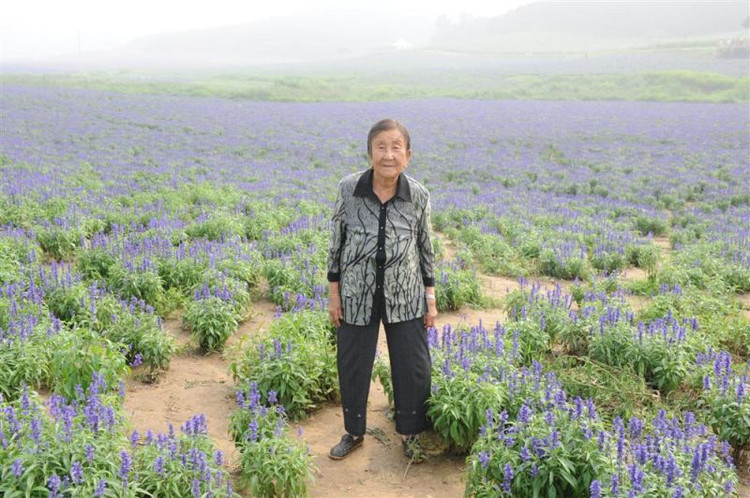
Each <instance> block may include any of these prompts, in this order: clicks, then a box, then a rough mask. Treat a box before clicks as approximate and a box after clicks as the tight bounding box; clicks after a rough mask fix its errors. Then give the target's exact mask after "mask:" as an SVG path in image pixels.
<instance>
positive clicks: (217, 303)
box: [182, 296, 238, 353]
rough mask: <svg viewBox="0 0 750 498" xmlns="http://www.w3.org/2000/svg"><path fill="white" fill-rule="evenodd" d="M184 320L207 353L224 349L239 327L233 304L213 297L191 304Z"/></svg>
mask: <svg viewBox="0 0 750 498" xmlns="http://www.w3.org/2000/svg"><path fill="white" fill-rule="evenodd" d="M182 320H183V323H184V324H185V326H186V327H187V328H188V329H189V330H190V331H191V332H192V333H193V336H194V337H195V339H196V340H197V341H198V346H199V347H200V349H201V350H202V351H203V352H205V353H210V352H212V351H219V350H221V349H223V348H224V344H225V343H226V342H227V339H229V336H231V335H232V334H233V333H234V332H235V331H236V330H237V325H238V323H237V320H238V317H237V313H236V311H235V310H234V307H233V306H232V304H231V303H229V302H226V301H224V300H222V299H220V298H218V297H213V296H211V297H208V298H203V299H199V300H197V301H193V302H192V303H190V305H188V307H187V309H186V310H185V315H183V317H182Z"/></svg>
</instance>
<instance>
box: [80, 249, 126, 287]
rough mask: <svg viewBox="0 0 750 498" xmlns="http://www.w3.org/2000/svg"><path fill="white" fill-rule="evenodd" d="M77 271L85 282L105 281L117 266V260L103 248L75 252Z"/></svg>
mask: <svg viewBox="0 0 750 498" xmlns="http://www.w3.org/2000/svg"><path fill="white" fill-rule="evenodd" d="M76 263H77V265H76V266H77V268H78V271H79V272H81V275H82V276H83V278H85V279H87V280H107V278H108V277H109V275H110V272H111V271H112V269H113V268H114V267H115V265H116V264H117V258H116V257H115V256H114V255H113V254H112V253H111V252H109V251H107V250H106V249H103V248H91V249H83V250H80V251H78V252H76Z"/></svg>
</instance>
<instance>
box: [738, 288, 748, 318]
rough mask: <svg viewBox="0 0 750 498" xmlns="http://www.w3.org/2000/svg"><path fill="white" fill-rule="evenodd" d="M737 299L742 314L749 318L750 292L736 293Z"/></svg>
mask: <svg viewBox="0 0 750 498" xmlns="http://www.w3.org/2000/svg"><path fill="white" fill-rule="evenodd" d="M737 300H738V301H739V302H740V306H742V315H743V316H744V317H745V318H747V319H749V320H750V293H746V294H740V295H738V296H737Z"/></svg>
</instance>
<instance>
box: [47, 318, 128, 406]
mask: <svg viewBox="0 0 750 498" xmlns="http://www.w3.org/2000/svg"><path fill="white" fill-rule="evenodd" d="M51 349H52V352H51V358H50V374H51V386H50V387H51V389H52V390H53V391H54V392H56V393H59V394H62V395H63V396H65V397H66V398H67V399H74V398H75V395H76V386H79V387H82V388H83V389H84V390H86V389H88V387H89V385H90V384H91V383H92V382H93V381H94V380H95V378H96V376H99V377H100V378H101V379H102V381H103V382H104V383H105V384H106V385H108V386H116V385H117V383H118V381H119V380H120V379H121V378H122V377H123V376H125V375H127V374H128V372H129V369H128V365H127V362H126V360H125V355H124V354H123V352H121V351H120V350H119V348H118V345H117V344H115V343H112V342H111V341H109V340H107V339H102V337H100V336H99V334H97V333H96V332H93V331H91V330H89V329H86V328H78V329H75V330H66V329H63V330H61V331H60V333H59V334H57V335H56V336H55V338H54V341H53V343H52V347H51Z"/></svg>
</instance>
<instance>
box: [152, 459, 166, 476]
mask: <svg viewBox="0 0 750 498" xmlns="http://www.w3.org/2000/svg"><path fill="white" fill-rule="evenodd" d="M153 469H154V472H156V473H157V474H159V475H160V476H162V477H164V457H162V456H158V457H156V460H154V466H153Z"/></svg>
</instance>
